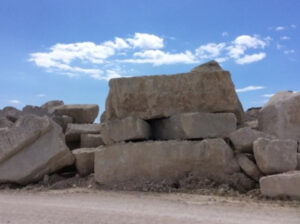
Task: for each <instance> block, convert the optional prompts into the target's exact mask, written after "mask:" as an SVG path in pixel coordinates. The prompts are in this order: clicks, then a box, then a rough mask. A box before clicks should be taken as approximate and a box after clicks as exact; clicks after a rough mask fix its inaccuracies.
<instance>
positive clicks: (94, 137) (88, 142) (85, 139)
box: [80, 134, 104, 148]
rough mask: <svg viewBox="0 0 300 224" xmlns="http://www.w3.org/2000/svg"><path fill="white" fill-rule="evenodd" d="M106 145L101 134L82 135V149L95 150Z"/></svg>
mask: <svg viewBox="0 0 300 224" xmlns="http://www.w3.org/2000/svg"><path fill="white" fill-rule="evenodd" d="M100 145H104V142H103V140H102V136H101V135H100V134H81V135H80V146H81V148H93V147H98V146H100Z"/></svg>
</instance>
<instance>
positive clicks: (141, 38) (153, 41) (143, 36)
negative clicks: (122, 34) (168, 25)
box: [127, 33, 164, 49]
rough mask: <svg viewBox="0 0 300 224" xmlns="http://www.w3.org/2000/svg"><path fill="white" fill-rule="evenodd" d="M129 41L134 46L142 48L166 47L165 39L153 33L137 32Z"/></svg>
mask: <svg viewBox="0 0 300 224" xmlns="http://www.w3.org/2000/svg"><path fill="white" fill-rule="evenodd" d="M127 41H128V42H129V43H130V44H131V45H132V46H133V47H138V48H142V49H160V48H163V47H164V40H163V38H160V37H158V36H156V35H153V34H148V33H135V34H134V37H133V38H128V39H127Z"/></svg>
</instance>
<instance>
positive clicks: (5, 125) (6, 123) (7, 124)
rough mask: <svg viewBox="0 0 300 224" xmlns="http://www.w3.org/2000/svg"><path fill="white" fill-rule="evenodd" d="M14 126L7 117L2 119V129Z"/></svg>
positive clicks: (0, 121)
mask: <svg viewBox="0 0 300 224" xmlns="http://www.w3.org/2000/svg"><path fill="white" fill-rule="evenodd" d="M13 125H14V123H13V122H11V121H10V120H8V119H7V118H6V117H0V128H10V127H12V126H13Z"/></svg>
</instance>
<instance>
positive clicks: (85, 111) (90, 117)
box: [53, 104, 99, 124]
mask: <svg viewBox="0 0 300 224" xmlns="http://www.w3.org/2000/svg"><path fill="white" fill-rule="evenodd" d="M53 110H54V113H55V114H57V115H67V116H70V117H73V119H74V123H79V124H89V123H93V122H94V120H95V118H96V117H97V116H98V113H99V106H98V105H96V104H72V105H61V106H57V107H55V108H54V109H53Z"/></svg>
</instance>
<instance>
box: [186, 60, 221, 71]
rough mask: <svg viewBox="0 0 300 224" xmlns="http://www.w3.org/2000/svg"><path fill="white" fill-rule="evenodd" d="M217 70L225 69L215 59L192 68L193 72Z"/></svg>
mask: <svg viewBox="0 0 300 224" xmlns="http://www.w3.org/2000/svg"><path fill="white" fill-rule="evenodd" d="M216 71H223V69H222V67H221V66H220V65H219V64H218V62H216V61H214V60H212V61H209V62H206V63H204V64H202V65H199V66H197V67H195V68H193V69H192V72H216Z"/></svg>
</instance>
